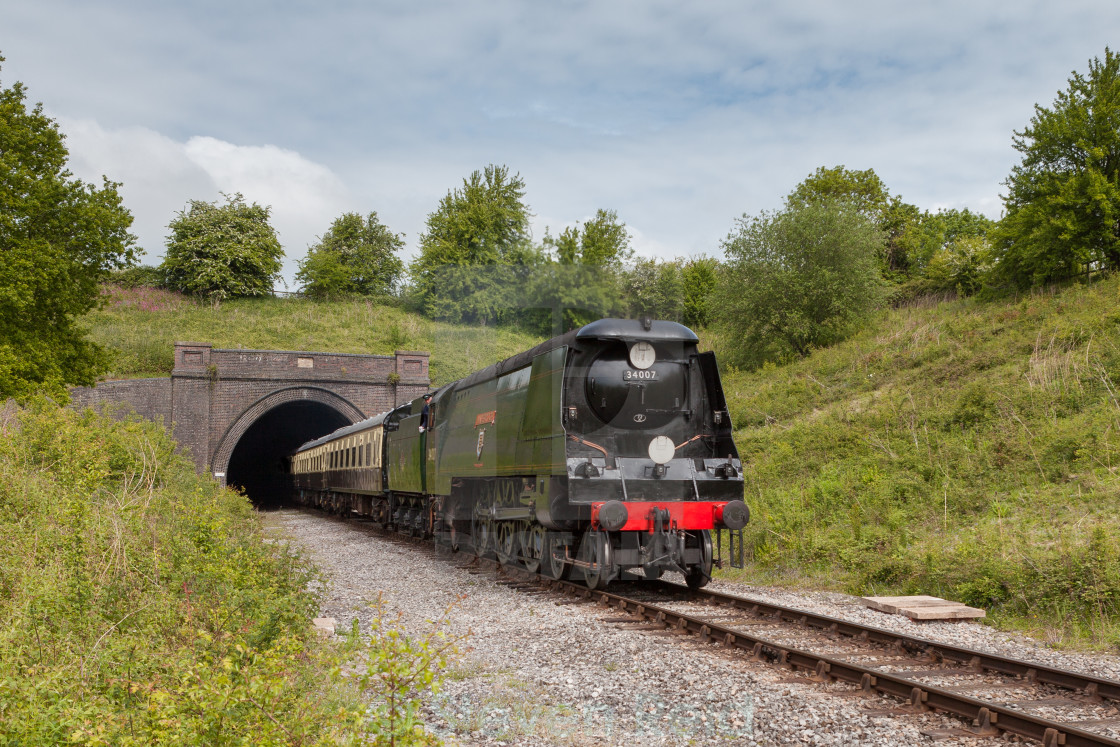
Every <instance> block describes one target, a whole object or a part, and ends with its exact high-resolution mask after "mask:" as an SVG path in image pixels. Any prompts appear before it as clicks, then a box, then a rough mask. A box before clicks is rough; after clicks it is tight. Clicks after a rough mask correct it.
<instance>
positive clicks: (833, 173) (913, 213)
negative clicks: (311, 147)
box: [786, 166, 921, 275]
mask: <svg viewBox="0 0 1120 747" xmlns="http://www.w3.org/2000/svg"><path fill="white" fill-rule="evenodd" d="M820 202H823V203H829V204H832V205H848V206H851V208H853V209H855V210H856V211H858V212H859V213H860V214H861V215H863V216H864V217H866V218H868V219H869V220H871V221H872V222H873V223H875V225H876V226H878V227H879V229H880V230H881V231H882V232H883V245H882V248H881V249H880V251H879V256H880V260H881V262H882V264H883V272H884V274H887V275H890V274H892V273H895V274H904V273H906V272H907V271H908V270H909V269H910V266H911V264H912V258H911V257H910V255H909V253H908V251H907V247H908V242H907V236H908V234H909V233H910V232H911V231H912V230H913V228H914V226H915V224H916V223H917V222H918V220H919V216H920V214H921V211H920V210H918V208H917V207H916V206H914V205H911V204H909V203H906V202H903V201H902V199H901V198H899V197H892V196H891V194H890V192H889V191H888V190H887V187H886V185H885V184H883V180H882V179H880V178H879V175H878V174H876V173H875V171H874V170H873V169H866V170H864V171H857V170H853V169H847V168H844V166H834V167H832V168H830V169H829V168H825V167H823V166H821V167H819V168H818V169H817V170H816V171H815V172H813V173H812V174H810V175H809V176H807V177H806V178H805V180H804V181H802V182H801V183H800V184H798V185H797V186H796V187H794V189H793V191H792V192H790V194H789V196H788V197H787V198H786V206H787V207H790V208H794V207H802V206H805V205H808V204H812V203H820Z"/></svg>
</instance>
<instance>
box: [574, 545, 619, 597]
mask: <svg viewBox="0 0 1120 747" xmlns="http://www.w3.org/2000/svg"><path fill="white" fill-rule="evenodd" d="M580 550H581V554H582V555H583V556H584V560H586V561H587V562H588V563H590V564H591V565H590V567H587V568H584V569H583V577H584V581H585V583H586V584H587V588H588V589H591V590H592V591H595V590H596V589H605V588H607V583H608V582H609V581H610V578H611V575H612V571H613V570H614V569H613V568H612V565H613V563H612V559H611V538H610V536H609V535H608V534H607V533H606V532H594V531H589V532H588V533H587V534H585V535H584V536H583V546H582V547H581V548H580Z"/></svg>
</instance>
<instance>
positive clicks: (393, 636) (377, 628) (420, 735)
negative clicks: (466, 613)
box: [347, 596, 469, 747]
mask: <svg viewBox="0 0 1120 747" xmlns="http://www.w3.org/2000/svg"><path fill="white" fill-rule="evenodd" d="M452 606H454V605H452ZM373 609H374V617H373V621H372V622H371V623H370V636H369V638H368V639H365V640H363V639H362V636H361V632H360V630H359V627H358V621H357V619H355V620H354V624H353V628H352V629H351V631H350V637H349V639H348V645H347V649H348V651H349V653H350V654H351V656H354V655H355V654H356V655H357V658H358V659H359V660H360V661H361V663H362V664H364V665H365V669H364V671H362V672H361V674H359V675H358V676H357V685H358V689H359V691H360V692H362V693H363V694H365V695H366V696H367V697H370V698H371V699H372V701H373V703H372V707H371V708H370V716H371V718H370V727H371V730H372V731H373V733H375V734H376V735H377V738H378V744H391V745H399V746H401V747H405V746H407V745H430V744H439V741H438V740H436V739H434V738H433V737H432V735H431V734H429V733H428V732H427V731H426V730H425V729H424V726H423V723H422V721H421V720H420V706H421V701H420V699H419V696H420V695H422V694H427V693H431V694H436V693H438V692H439V689H440V686H441V684H442V681H443V678H444V677H445V676H446V672H447V668H448V665H449V664H450V663H451V661H452V660H453V658H454V657H455V656H456V655H457V654H458V653H459V649H458V646H459V644H461V643H462V642H463V641H465V640H466V639H467V637H468V635H469V634H462V635H449V634H448V632H447V629H446V627H447V626H446V618H447V615H448V614H449V613H450V611H451V608H450V607H449V608H448V609H447V611H446V612H445V613H444V617H443V618H441V619H439V620H436V621H434V622H433V623H432V624H431V625H430V627H429V628H428V630H427V631H426V632H424V633H423V634H422V635H418V636H410V635H408V634H407V631H406V630H405V628H404V625H403V623H402V620H401V617H402V616H401V615H400V614H399V613H398V614H397V615H396V616H395V617H393V616H390V615H389V614H388V611H387V609H386V605H385V601H384V600H383V599H382V598H381V597H380V596H378V599H377V601H376V602H375V603H374V605H373Z"/></svg>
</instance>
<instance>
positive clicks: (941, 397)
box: [717, 278, 1120, 644]
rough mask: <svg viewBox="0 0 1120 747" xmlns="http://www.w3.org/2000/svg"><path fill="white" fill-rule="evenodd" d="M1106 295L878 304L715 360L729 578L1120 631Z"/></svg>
mask: <svg viewBox="0 0 1120 747" xmlns="http://www.w3.org/2000/svg"><path fill="white" fill-rule="evenodd" d="M1118 297H1120V278H1111V279H1108V280H1105V281H1103V282H1101V283H1098V284H1096V285H1093V286H1088V287H1080V286H1079V287H1074V288H1071V289H1067V290H1064V291H1061V292H1056V293H1040V294H1036V295H1032V296H1028V297H1023V298H1020V299H1016V300H1012V301H1000V302H991V303H985V302H981V301H976V300H971V299H970V300H961V301H952V302H948V303H942V304H930V305H928V306H920V307H913V308H906V309H900V310H894V311H890V312H886V313H884V314H883V315H882V316H881V317H880V318H879V319H878V320H876V322H875V323H874V324H873V325H871V326H870V328H869V329H867V330H866V331H864V332H863V333H862V334H860V335H858V336H856V337H855V338H853V339H851V340H849V341H847V342H845V343H842V344H840V345H837V346H834V347H832V348H829V349H825V350H820V351H818V352H816V353H814V354H813V355H812V356H810V357H809V358H807V359H805V360H802V361H798V362H796V363H793V364H790V365H788V366H784V367H779V368H773V367H768V368H767V369H765V370H761V371H757V372H753V373H740V372H735V371H730V372H727V373H725V376H724V380H725V381H724V384H725V388H726V389H727V391H728V400H729V406H730V409H731V412H732V413H733V416H734V417H735V422H736V440H737V443H738V444H739V447H740V450H741V452H742V456H743V458H744V460H745V462H746V463H747V465H748V467H747V485H748V487H747V496H746V498H747V501H748V503H749V504H750V505H751V508H752V512H753V516H752V522H751V525H750V527H749V530H748V534H749V539H748V542H747V547H748V550H749V551H751V552H752V556H753V559H754V561H755V562H754V563H753V564H752V567H751V569H750V570H749V571H748V572H747V573H746V574H745V575H747V576H748V577H750V578H752V579H754V580H775V579H784V580H787V581H794V582H798V583H814V584H817V585H822V584H823V585H827V586H833V587H840V588H846V589H848V590H851V591H857V592H903V593H932V594H936V595H943V596H947V597H951V598H955V599H961V600H963V601H966V602H970V603H973V604H977V605H980V606H983V607H986V608H988V609H989V612H990V614H992V615H994V617H995V619H996V620H997V621H999V620H1001V619H1002V620H1003V621H1004V622H1005V623H1008V624H1013V625H1019V626H1025V627H1028V628H1034V629H1041V630H1042V631H1043V632H1045V633H1046V635H1048V636H1049V637H1051V638H1052V639H1054V640H1055V641H1056V642H1060V641H1062V640H1075V639H1081V640H1086V639H1088V640H1092V641H1093V642H1096V643H1109V644H1117V643H1120V636H1118V635H1117V630H1118V629H1120V628H1118V627H1117V626H1116V624H1115V622H1113V621H1115V620H1117V619H1118V616H1120V541H1118V537H1120V532H1118V531H1117V530H1118V529H1120V515H1118V511H1117V508H1118V505H1120V481H1118V480H1117V474H1116V470H1117V468H1118V467H1120V401H1118V397H1117V395H1118V393H1117V387H1118V385H1120V307H1118V306H1117V303H1116V302H1117V300H1118ZM717 350H718V346H717Z"/></svg>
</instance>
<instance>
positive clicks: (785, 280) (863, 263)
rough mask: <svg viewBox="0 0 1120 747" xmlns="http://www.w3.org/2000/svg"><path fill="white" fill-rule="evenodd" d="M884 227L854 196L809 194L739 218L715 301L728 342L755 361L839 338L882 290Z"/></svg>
mask: <svg viewBox="0 0 1120 747" xmlns="http://www.w3.org/2000/svg"><path fill="white" fill-rule="evenodd" d="M881 245H882V234H881V232H880V231H879V230H878V229H877V228H876V227H875V226H874V225H873V224H872V223H871V221H870V220H868V218H867V217H866V216H865V215H864V214H863V212H862V211H859V210H854V209H852V206H851V203H846V202H840V203H831V202H810V203H806V204H804V205H800V206H793V207H790V208H788V209H787V210H785V211H783V212H780V213H762V214H760V215H759V216H757V217H754V218H751V217H748V216H744V217H743V218H741V219H739V221H738V229H737V230H736V231H733V232H732V233H731V234H730V235H728V237H727V238H726V239H725V240H724V242H723V248H724V252H725V253H726V255H727V261H726V264H725V265H724V270H723V273H722V276H721V277H720V281H719V285H718V287H717V289H716V291H715V295H714V301H713V303H714V304H715V305H716V307H717V308H719V309H720V319H719V320H718V321H717V324H718V326H719V328H720V330H721V334H722V336H723V337H722V339H724V340H725V341H726V342H725V350H726V352H727V353H728V354H729V357H730V358H731V359H732V360H733V361H734V362H736V363H738V364H741V365H745V366H759V365H761V364H762V363H764V362H766V361H783V360H788V359H790V358H792V357H798V356H805V355H808V354H809V352H810V351H811V350H812V349H813V348H816V347H820V346H823V345H828V344H831V343H833V342H836V341H837V340H840V339H843V338H844V337H845V336H846V335H847V334H849V333H850V332H851V331H852V330H853V329H854V328H855V327H856V326H857V325H858V324H859V323H860V322H861V321H862V320H864V319H865V318H866V317H867V316H868V314H869V313H870V312H871V311H872V310H873V309H875V308H876V307H877V306H878V305H879V303H880V302H881V301H882V300H883V298H884V292H883V287H882V283H881V281H880V280H879V269H878V266H877V262H876V252H877V250H878V248H879V247H880V246H881Z"/></svg>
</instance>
